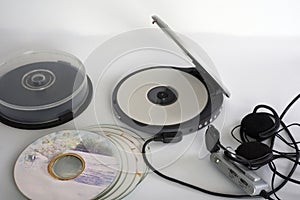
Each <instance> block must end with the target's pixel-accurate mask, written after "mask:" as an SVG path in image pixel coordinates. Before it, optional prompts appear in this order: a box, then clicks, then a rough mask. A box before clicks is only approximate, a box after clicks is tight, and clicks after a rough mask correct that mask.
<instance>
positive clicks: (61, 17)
mask: <svg viewBox="0 0 300 200" xmlns="http://www.w3.org/2000/svg"><path fill="white" fill-rule="evenodd" d="M299 7H300V3H299V2H298V1H272V0H268V1H258V0H252V1H243V2H242V1H238V0H229V1H221V0H219V1H197V0H191V1H190V2H186V1H185V2H184V1H182V2H180V1H171V0H166V1H159V0H153V1H146V0H143V1H141V0H132V1H129V0H128V1H123V3H121V2H120V1H116V0H114V1H97V0H94V1H92V0H88V1H79V0H78V1H72V2H71V1H67V0H64V1H58V0H55V1H37V0H29V1H26V3H25V2H21V1H15V0H10V1H8V0H5V1H1V3H0V36H1V37H0V45H1V48H0V62H1V61H3V60H4V59H5V58H7V56H8V55H11V54H12V53H15V52H16V51H18V52H19V51H23V50H28V49H39V48H42V49H58V50H62V51H67V52H69V53H71V54H74V55H75V56H78V57H79V58H80V59H81V60H82V61H84V60H85V59H86V58H87V56H88V55H89V53H90V52H92V51H93V50H94V49H95V48H96V47H97V46H98V45H99V44H100V43H101V42H103V41H104V40H106V39H107V38H109V37H111V33H118V32H122V31H127V30H131V29H134V28H140V27H150V26H151V24H150V22H151V20H150V15H151V14H154V13H155V14H158V15H159V16H161V17H162V18H163V19H164V20H165V21H166V22H167V23H168V24H169V25H170V26H171V27H172V28H173V29H175V30H177V31H179V32H183V31H184V32H187V33H190V34H189V36H190V37H192V38H193V39H194V40H196V41H197V42H199V44H201V45H202V46H203V47H204V48H205V49H206V50H207V53H208V54H209V56H210V57H211V58H212V60H213V61H214V62H215V65H216V66H217V68H218V71H219V73H220V75H221V76H222V80H223V81H224V83H225V84H226V86H227V87H228V88H229V89H230V91H231V94H232V97H231V98H230V99H228V100H226V101H225V107H226V108H225V111H226V112H225V113H223V115H226V116H225V120H224V125H223V129H222V143H223V144H224V145H232V146H234V147H235V146H236V145H237V144H236V143H235V142H233V140H232V138H231V137H230V135H229V131H230V129H231V128H232V127H233V126H235V125H236V124H238V123H239V121H240V119H241V118H242V117H243V116H244V115H245V114H247V113H249V112H251V111H252V109H253V107H254V106H255V105H257V104H258V103H267V104H269V105H272V106H273V107H274V108H275V109H276V110H277V111H278V112H281V111H282V110H283V108H284V107H285V106H286V105H287V103H288V102H289V101H290V100H291V99H292V98H293V97H294V96H295V95H296V94H298V93H299V91H300V90H299V85H300V79H299V74H300V68H299V65H300V53H299V52H300V24H299V23H300V21H299V17H300V13H299V12H298V11H299ZM95 70H96V71H97V69H93V68H88V69H87V73H88V74H92V73H94V72H95ZM108 100H109V99H108V97H107V101H108ZM94 103H95V102H93V104H94ZM99 103H101V104H102V103H105V102H99ZM93 104H91V105H90V107H89V108H88V109H87V110H86V111H85V112H84V113H83V114H82V115H80V116H79V117H78V118H77V119H76V120H75V121H73V122H69V123H67V124H65V125H62V126H59V127H55V128H51V129H47V130H39V131H24V130H18V129H14V128H11V127H7V126H5V125H3V124H1V125H0V132H1V143H0V153H1V158H2V160H1V162H0V163H1V164H0V172H1V181H0V194H1V199H25V198H24V197H23V196H22V195H21V193H20V192H19V191H18V190H17V188H16V186H15V183H14V181H13V166H14V163H15V161H16V159H17V157H18V155H19V154H20V153H21V151H22V150H23V149H24V148H25V147H26V146H27V145H28V144H30V143H31V142H32V141H33V140H34V139H36V138H38V137H41V136H43V135H46V134H47V133H51V132H53V131H55V130H62V129H72V128H74V127H83V126H86V125H91V124H94V123H95V122H96V121H95V116H94V115H95V113H94V112H93V108H94V106H95V105H93ZM101 114H102V113H98V115H101ZM299 114H300V103H298V104H296V105H295V106H293V107H292V109H291V111H289V113H288V115H287V116H286V118H285V121H286V122H287V123H290V122H295V121H299ZM100 119H101V122H102V123H107V122H108V121H109V120H107V119H106V118H105V116H102V117H101V118H100ZM223 119H224V117H223V118H222V116H221V118H219V119H218V120H220V121H221V124H222V120H223ZM220 128H221V127H220ZM293 130H294V131H295V132H296V133H297V132H298V131H299V129H297V128H295V129H293ZM202 134H203V131H200V132H199V135H195V134H193V135H188V136H186V137H185V138H184V141H183V143H181V144H178V145H179V146H178V145H169V146H168V147H164V148H168V149H167V150H165V151H159V153H158V154H155V155H156V156H155V157H154V156H153V157H152V160H153V162H154V164H156V165H157V164H159V163H160V162H164V160H165V159H170V160H172V156H174V155H173V154H176V151H179V149H183V150H184V152H185V154H184V156H183V157H181V158H180V159H177V154H176V155H175V157H176V159H173V160H175V161H173V162H172V164H171V165H166V166H167V167H165V168H164V172H165V173H167V174H170V175H172V176H176V177H178V178H182V179H184V180H187V181H189V182H192V183H195V184H197V185H200V186H203V187H205V188H207V189H210V190H214V191H219V192H231V193H232V192H239V189H237V188H236V187H235V186H233V185H232V184H231V183H230V182H229V181H228V180H227V179H226V178H224V176H222V175H221V174H220V173H219V172H218V171H216V170H215V168H213V166H212V164H211V163H210V162H209V161H208V158H207V157H206V158H205V159H202V160H199V159H198V154H199V149H200V146H201V144H202ZM296 138H298V140H299V139H300V136H299V135H296ZM182 145H183V146H182ZM185 145H187V146H185ZM161 148H162V147H161V146H160V145H159V144H156V145H155V146H153V147H152V149H161ZM187 149H188V150H187ZM186 150H187V151H186ZM284 164H285V163H282V164H281V165H282V169H283V170H284V169H286V168H287V167H286V166H285V165H284ZM259 174H260V175H262V177H264V178H265V179H266V180H269V177H270V172H269V171H268V169H267V168H263V169H261V170H260V171H259ZM299 177H300V171H299V170H298V171H297V173H296V176H295V178H298V179H299ZM299 194H300V192H299V187H298V186H296V185H294V184H287V186H286V187H285V188H284V189H283V190H281V191H280V192H279V195H280V196H281V197H282V198H283V199H298V197H299ZM166 198H168V199H170V198H172V199H178V200H179V199H217V198H216V197H212V196H207V195H205V194H202V193H200V192H197V191H192V190H190V189H186V188H184V187H181V186H177V185H174V184H172V183H169V182H167V181H165V180H162V179H161V178H159V177H157V176H155V175H153V174H150V175H149V176H148V177H147V178H146V179H145V180H144V181H143V182H142V183H141V184H140V185H139V186H138V188H137V189H136V190H135V191H134V192H133V193H132V194H130V195H129V196H128V197H127V198H126V199H132V200H133V199H145V200H148V199H149V200H150V199H166Z"/></svg>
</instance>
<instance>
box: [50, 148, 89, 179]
mask: <svg viewBox="0 0 300 200" xmlns="http://www.w3.org/2000/svg"><path fill="white" fill-rule="evenodd" d="M84 168H85V162H84V160H83V158H82V157H81V156H79V155H77V154H74V153H66V154H61V155H58V156H56V157H55V158H53V159H52V160H51V162H50V163H49V165H48V172H49V174H50V175H51V176H52V177H54V178H56V179H59V180H71V179H74V178H76V177H77V176H79V175H80V174H81V173H82V172H83V170H84Z"/></svg>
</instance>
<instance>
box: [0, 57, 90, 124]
mask: <svg viewBox="0 0 300 200" xmlns="http://www.w3.org/2000/svg"><path fill="white" fill-rule="evenodd" d="M91 97H92V84H91V81H90V80H89V78H88V76H87V75H86V72H85V69H84V66H83V64H82V63H81V62H80V61H79V60H78V59H77V58H76V57H74V56H72V55H70V54H67V53H63V52H57V51H39V52H27V53H24V54H22V55H20V56H17V57H14V58H13V59H10V60H8V61H7V62H5V63H3V64H2V65H1V66H0V121H1V122H3V123H5V124H7V125H10V126H13V127H17V128H23V129H42V128H49V127H52V126H57V125H60V124H63V123H65V122H67V121H69V120H71V119H73V118H74V117H76V116H77V115H79V114H80V113H81V112H82V111H83V110H84V109H85V108H86V107H87V106H88V105H89V103H90V101H91Z"/></svg>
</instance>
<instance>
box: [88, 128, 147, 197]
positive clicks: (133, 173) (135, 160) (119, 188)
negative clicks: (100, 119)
mask: <svg viewBox="0 0 300 200" xmlns="http://www.w3.org/2000/svg"><path fill="white" fill-rule="evenodd" d="M87 130H89V131H92V132H96V133H98V134H100V135H104V136H105V137H107V138H108V139H109V140H111V141H112V142H113V143H114V144H115V145H116V147H117V148H118V150H119V152H120V157H121V162H122V166H123V167H122V171H121V175H120V177H119V179H118V181H117V182H116V184H115V185H114V186H113V187H112V188H111V190H110V191H108V192H107V193H102V194H100V195H99V196H98V197H97V199H122V198H123V197H125V196H127V195H128V194H129V193H130V192H132V191H133V190H134V189H135V188H136V187H137V185H138V184H139V183H140V182H141V181H142V180H143V179H144V178H145V177H146V175H147V173H148V167H147V165H146V164H145V163H144V161H143V157H142V153H141V148H142V145H143V143H144V140H143V139H142V138H141V137H140V136H138V135H137V134H135V133H134V132H132V131H130V130H128V129H124V128H121V127H117V126H112V125H100V126H99V125H98V126H93V127H89V128H87Z"/></svg>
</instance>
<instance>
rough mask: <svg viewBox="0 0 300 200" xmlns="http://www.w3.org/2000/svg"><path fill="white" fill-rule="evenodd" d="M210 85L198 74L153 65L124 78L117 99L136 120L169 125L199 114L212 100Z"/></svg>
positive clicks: (121, 107)
mask: <svg viewBox="0 0 300 200" xmlns="http://www.w3.org/2000/svg"><path fill="white" fill-rule="evenodd" d="M208 98H209V96H208V91H207V89H206V86H205V85H204V84H203V83H202V82H201V81H200V80H199V79H198V78H196V77H195V76H193V75H192V74H189V73H187V72H184V71H181V70H177V69H174V68H171V67H153V68H147V69H143V70H140V71H137V72H134V73H132V74H130V75H128V76H126V77H125V78H124V79H122V80H121V81H120V82H119V84H118V85H117V86H116V89H115V91H114V94H113V103H114V104H116V106H117V107H118V108H119V109H120V110H121V111H122V112H123V113H124V114H125V115H127V116H128V117H130V118H131V119H132V120H134V121H136V122H139V123H142V124H145V125H154V126H169V125H174V124H180V123H182V122H185V121H189V120H191V119H193V118H195V117H196V116H198V115H199V113H201V112H202V111H203V109H204V108H205V107H206V105H207V102H208Z"/></svg>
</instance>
